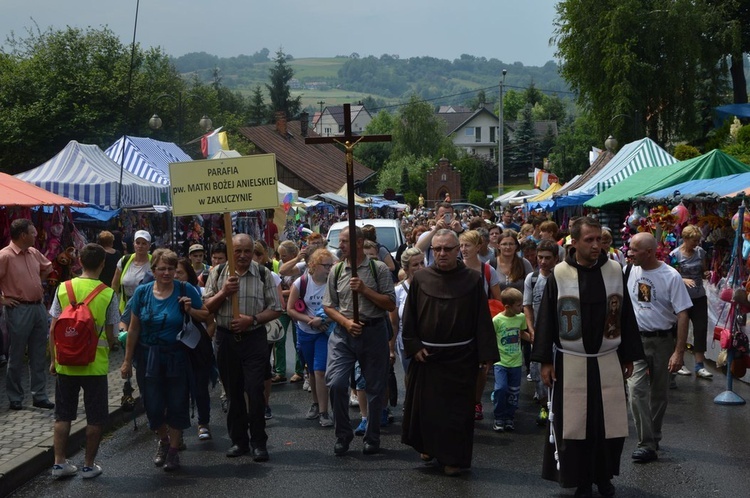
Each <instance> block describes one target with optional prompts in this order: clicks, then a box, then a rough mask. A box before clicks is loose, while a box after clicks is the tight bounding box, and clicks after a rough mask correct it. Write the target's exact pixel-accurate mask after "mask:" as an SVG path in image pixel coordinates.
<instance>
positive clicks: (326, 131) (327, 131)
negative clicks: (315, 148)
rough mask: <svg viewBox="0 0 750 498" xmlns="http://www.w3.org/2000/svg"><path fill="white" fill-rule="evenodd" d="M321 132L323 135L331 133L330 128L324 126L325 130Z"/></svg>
mask: <svg viewBox="0 0 750 498" xmlns="http://www.w3.org/2000/svg"><path fill="white" fill-rule="evenodd" d="M323 133H324V134H325V135H330V134H331V129H330V128H325V130H324V131H323Z"/></svg>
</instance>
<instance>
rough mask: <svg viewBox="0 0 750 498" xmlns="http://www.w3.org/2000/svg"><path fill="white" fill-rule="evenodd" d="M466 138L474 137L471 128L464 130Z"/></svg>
mask: <svg viewBox="0 0 750 498" xmlns="http://www.w3.org/2000/svg"><path fill="white" fill-rule="evenodd" d="M464 133H465V135H466V136H467V137H473V136H474V127H473V126H471V127H469V128H466V131H465V132H464Z"/></svg>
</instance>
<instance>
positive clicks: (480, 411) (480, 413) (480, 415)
mask: <svg viewBox="0 0 750 498" xmlns="http://www.w3.org/2000/svg"><path fill="white" fill-rule="evenodd" d="M483 419H484V408H482V403H477V404H476V405H474V420H483Z"/></svg>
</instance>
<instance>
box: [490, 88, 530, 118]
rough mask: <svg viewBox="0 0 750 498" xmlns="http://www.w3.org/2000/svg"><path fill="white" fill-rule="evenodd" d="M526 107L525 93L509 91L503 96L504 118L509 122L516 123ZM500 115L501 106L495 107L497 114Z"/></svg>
mask: <svg viewBox="0 0 750 498" xmlns="http://www.w3.org/2000/svg"><path fill="white" fill-rule="evenodd" d="M525 105H526V101H525V100H524V97H523V93H522V92H519V91H517V90H508V91H507V92H504V95H503V116H504V118H505V119H506V120H507V121H516V120H517V119H518V115H519V114H520V113H521V110H522V109H523V106H525ZM499 113H500V108H499V106H495V114H496V115H498V114H499Z"/></svg>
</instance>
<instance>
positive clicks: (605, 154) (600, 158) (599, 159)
mask: <svg viewBox="0 0 750 498" xmlns="http://www.w3.org/2000/svg"><path fill="white" fill-rule="evenodd" d="M613 157H615V155H614V154H613V153H612V152H610V151H608V150H603V151H601V152H599V154H598V155H597V156H596V159H594V162H592V163H591V166H589V168H588V169H587V170H586V171H584V172H583V173H581V174H580V175H577V176H576V177H575V178H572V179H571V180H570V181H569V182H568V183H566V184H565V185H563V188H561V189H560V190H559V191H558V192H557V193H556V194H555V197H558V196H561V195H567V194H568V192H570V191H571V190H575V189H577V188H580V187H582V186H584V185H586V183H587V182H588V181H589V180H591V179H592V178H593V177H594V175H596V174H597V173H599V172H600V171H601V170H602V168H604V167H605V166H606V165H607V163H608V162H609V161H611V160H612V158H613Z"/></svg>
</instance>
